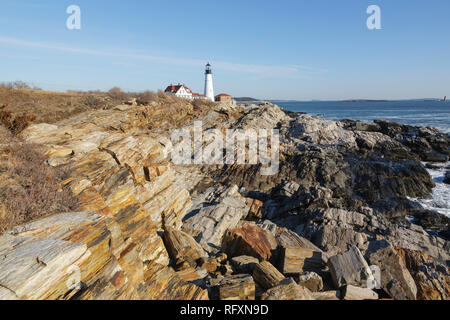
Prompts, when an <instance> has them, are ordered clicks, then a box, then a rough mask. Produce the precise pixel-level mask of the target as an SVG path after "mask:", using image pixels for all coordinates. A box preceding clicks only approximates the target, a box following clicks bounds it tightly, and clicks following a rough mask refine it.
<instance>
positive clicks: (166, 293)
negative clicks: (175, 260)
mask: <svg viewBox="0 0 450 320" xmlns="http://www.w3.org/2000/svg"><path fill="white" fill-rule="evenodd" d="M191 107H192V106H191ZM189 110H191V109H190V108H187V109H186V110H185V111H186V112H180V113H177V114H174V115H172V116H171V117H170V119H169V118H167V117H166V119H164V116H163V113H161V112H160V111H161V110H159V109H158V108H155V107H130V106H120V107H117V108H114V109H112V110H97V111H91V112H87V113H84V114H82V115H81V114H80V115H77V116H74V117H72V118H70V119H67V120H63V121H60V122H58V123H56V124H53V125H48V124H37V125H32V126H30V127H28V128H27V129H26V130H25V131H24V132H23V133H22V137H23V138H24V139H25V140H26V141H27V142H30V143H40V144H42V145H43V146H44V148H45V149H46V150H47V153H46V155H47V156H48V157H49V159H48V163H49V164H50V165H59V164H69V165H71V166H72V168H73V172H72V177H71V178H70V179H68V180H67V181H66V182H65V185H67V186H68V187H70V188H71V190H72V191H73V193H74V194H75V195H77V196H78V197H79V199H80V211H82V212H70V213H63V214H57V215H54V216H51V217H48V218H45V219H42V220H39V221H35V222H32V223H28V224H25V225H22V226H19V227H16V228H14V230H12V231H11V232H10V233H9V234H7V235H6V236H3V237H0V248H1V249H0V251H1V252H2V253H3V254H2V258H0V266H1V267H0V268H1V271H0V275H1V276H0V288H2V290H1V291H0V294H1V295H2V297H4V298H5V299H6V298H17V299H73V298H77V299H207V298H208V295H207V292H206V291H205V290H202V289H200V288H199V287H197V286H195V285H193V284H189V283H187V282H186V281H185V280H183V278H185V279H193V278H195V276H194V274H195V272H192V273H191V274H188V272H185V274H181V275H182V276H183V277H180V275H177V273H176V272H175V271H174V270H172V269H171V268H170V267H168V264H169V254H168V252H167V250H166V248H165V245H164V242H163V239H162V237H161V236H160V235H159V233H158V232H160V231H161V230H162V226H163V224H164V225H165V226H166V227H169V228H173V229H174V230H177V229H179V228H180V227H181V224H182V219H183V217H184V215H185V214H186V213H187V212H188V210H189V208H190V206H191V199H190V195H189V192H188V191H187V190H186V189H185V188H184V187H183V186H185V185H188V184H189V181H186V182H185V183H184V184H183V186H181V185H179V184H178V183H177V173H176V169H175V168H174V167H173V166H172V165H171V164H170V163H168V162H167V161H166V160H165V157H166V156H167V155H168V153H169V152H170V148H171V145H170V143H168V139H167V137H165V136H164V134H160V133H158V134H153V133H149V131H148V129H145V130H143V129H142V128H144V127H145V128H148V126H151V125H155V124H156V121H160V122H159V124H160V125H161V127H160V128H163V127H164V126H166V125H167V128H169V127H170V126H171V125H177V121H179V123H178V124H180V123H183V122H184V121H186V120H188V119H189V117H188V116H187V114H188V113H189V112H190V111H189ZM158 112H159V113H158ZM169 142H170V141H169ZM195 174H197V173H196V172H193V175H192V177H194V178H192V179H194V180H195V179H196V180H198V178H196V177H195ZM25 239H26V240H25ZM11 243H15V244H16V245H11ZM199 272H200V271H199ZM200 273H201V272H200ZM30 280H31V281H30Z"/></svg>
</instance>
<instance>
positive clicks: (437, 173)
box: [412, 162, 450, 218]
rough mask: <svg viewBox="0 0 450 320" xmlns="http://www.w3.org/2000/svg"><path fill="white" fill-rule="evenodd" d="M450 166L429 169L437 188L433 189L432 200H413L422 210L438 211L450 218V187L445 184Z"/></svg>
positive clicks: (445, 164) (442, 165)
mask: <svg viewBox="0 0 450 320" xmlns="http://www.w3.org/2000/svg"><path fill="white" fill-rule="evenodd" d="M449 165H450V162H447V163H441V164H435V166H436V167H438V169H427V171H428V172H429V174H430V176H431V178H433V180H434V182H435V183H436V187H435V188H434V189H433V194H432V198H431V199H412V200H414V201H417V203H419V204H420V205H421V206H422V208H424V209H428V210H433V211H437V212H439V213H441V214H443V215H446V216H447V217H449V218H450V185H448V184H445V183H444V182H443V181H444V176H445V172H446V170H448V169H446V167H448V166H449Z"/></svg>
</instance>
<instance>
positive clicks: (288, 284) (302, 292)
mask: <svg viewBox="0 0 450 320" xmlns="http://www.w3.org/2000/svg"><path fill="white" fill-rule="evenodd" d="M261 299H262V300H314V297H313V295H312V294H311V292H310V291H309V289H307V288H305V287H302V286H299V285H298V284H297V283H296V282H295V281H294V280H293V279H292V278H287V279H284V280H281V281H280V282H279V283H278V285H277V286H275V287H273V288H271V289H269V290H267V291H266V292H265V293H263V295H262V296H261Z"/></svg>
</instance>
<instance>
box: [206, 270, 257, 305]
mask: <svg viewBox="0 0 450 320" xmlns="http://www.w3.org/2000/svg"><path fill="white" fill-rule="evenodd" d="M210 286H211V292H212V296H213V299H220V300H255V282H254V281H253V278H252V277H251V276H249V275H245V274H244V275H242V274H238V275H233V276H227V277H225V278H220V279H211V280H210Z"/></svg>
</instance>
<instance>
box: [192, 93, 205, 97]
mask: <svg viewBox="0 0 450 320" xmlns="http://www.w3.org/2000/svg"><path fill="white" fill-rule="evenodd" d="M192 95H193V96H199V97H206V96H205V95H204V94H201V93H192Z"/></svg>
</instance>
